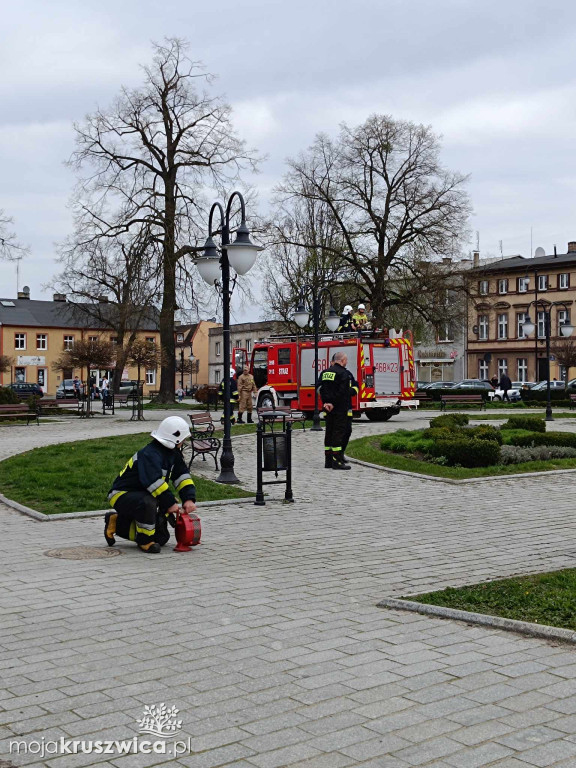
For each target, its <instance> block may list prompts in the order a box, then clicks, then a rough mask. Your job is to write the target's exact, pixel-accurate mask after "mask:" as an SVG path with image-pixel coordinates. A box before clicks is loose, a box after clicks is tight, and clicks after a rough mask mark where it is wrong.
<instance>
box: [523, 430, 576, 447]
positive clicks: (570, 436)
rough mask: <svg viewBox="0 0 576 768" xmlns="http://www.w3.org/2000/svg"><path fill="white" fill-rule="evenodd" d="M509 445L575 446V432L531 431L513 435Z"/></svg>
mask: <svg viewBox="0 0 576 768" xmlns="http://www.w3.org/2000/svg"><path fill="white" fill-rule="evenodd" d="M509 442H510V445H519V446H521V447H523V448H529V447H530V446H532V445H562V446H567V447H569V448H576V433H574V432H544V433H542V432H531V433H530V434H528V435H513V436H512V437H511V438H510V440H509Z"/></svg>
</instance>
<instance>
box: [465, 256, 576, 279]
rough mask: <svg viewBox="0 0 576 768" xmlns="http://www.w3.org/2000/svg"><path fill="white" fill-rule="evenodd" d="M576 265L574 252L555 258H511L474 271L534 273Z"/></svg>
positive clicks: (481, 266)
mask: <svg viewBox="0 0 576 768" xmlns="http://www.w3.org/2000/svg"><path fill="white" fill-rule="evenodd" d="M574 264H576V252H574V251H573V252H571V253H560V254H558V255H557V256H554V255H553V254H552V255H551V256H539V257H537V258H532V259H530V258H528V259H526V258H524V257H523V256H512V257H511V258H509V259H501V260H500V261H494V262H492V263H491V264H486V265H480V266H479V267H477V269H476V270H475V271H476V272H483V273H487V274H488V273H489V274H492V273H493V272H527V273H528V272H534V271H535V270H537V269H551V268H553V267H563V266H572V265H574Z"/></svg>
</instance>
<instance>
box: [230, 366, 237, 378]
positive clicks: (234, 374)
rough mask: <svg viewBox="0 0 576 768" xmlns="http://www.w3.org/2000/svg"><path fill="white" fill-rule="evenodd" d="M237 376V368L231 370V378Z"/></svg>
mask: <svg viewBox="0 0 576 768" xmlns="http://www.w3.org/2000/svg"><path fill="white" fill-rule="evenodd" d="M234 376H236V368H230V378H231V379H233V378H234Z"/></svg>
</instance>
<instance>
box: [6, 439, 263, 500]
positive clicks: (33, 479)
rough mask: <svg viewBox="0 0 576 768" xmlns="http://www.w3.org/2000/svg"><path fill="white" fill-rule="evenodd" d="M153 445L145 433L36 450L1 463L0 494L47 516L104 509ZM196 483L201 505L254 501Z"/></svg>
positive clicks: (211, 484) (239, 493)
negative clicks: (121, 478)
mask: <svg viewBox="0 0 576 768" xmlns="http://www.w3.org/2000/svg"><path fill="white" fill-rule="evenodd" d="M239 429H242V427H239ZM149 440H150V435H149V433H148V432H144V433H141V434H137V435H121V436H118V437H105V438H100V439H98V440H82V441H78V442H75V443H64V444H62V445H51V446H47V447H45V448H35V449H34V450H32V451H28V452H27V453H22V454H19V455H18V456H13V457H11V458H9V459H6V460H5V461H2V462H0V488H1V489H2V493H3V494H4V495H6V496H8V498H10V499H13V500H14V501H18V502H20V503H21V504H25V505H26V506H28V507H32V509H37V510H38V511H39V512H44V513H45V514H48V515H51V514H56V513H61V512H80V511H83V510H92V509H105V508H106V506H107V501H106V496H107V494H108V491H109V490H110V486H111V485H112V481H113V480H114V478H115V477H116V475H117V474H118V472H119V471H120V470H121V469H122V467H123V466H124V464H125V463H126V461H127V460H128V459H129V458H130V456H132V455H133V454H134V453H135V452H136V451H137V450H139V449H140V448H142V447H143V446H144V445H146V444H147V443H148V442H149ZM208 460H209V459H207V461H208ZM208 466H210V465H208ZM194 482H195V484H196V495H197V499H198V501H215V500H218V499H232V498H240V497H246V496H253V495H254V494H252V493H249V492H248V491H245V490H243V489H242V488H239V487H238V486H235V485H232V486H230V485H221V484H219V483H215V482H212V481H210V480H205V479H203V478H201V477H197V476H195V477H194Z"/></svg>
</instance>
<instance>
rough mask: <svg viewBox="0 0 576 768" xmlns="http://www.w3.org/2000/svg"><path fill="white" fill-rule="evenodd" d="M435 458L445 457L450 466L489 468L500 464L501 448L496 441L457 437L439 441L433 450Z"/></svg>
mask: <svg viewBox="0 0 576 768" xmlns="http://www.w3.org/2000/svg"><path fill="white" fill-rule="evenodd" d="M430 452H431V453H432V455H433V456H437V457H438V456H444V457H445V458H446V461H447V463H448V464H449V465H450V466H455V465H456V464H459V465H460V466H462V467H489V466H492V465H493V464H498V461H499V458H500V446H499V445H498V443H497V442H495V441H494V440H477V439H473V440H468V439H466V438H465V437H457V438H455V439H451V440H438V441H437V442H435V443H434V445H433V446H432V448H431V451H430Z"/></svg>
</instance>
